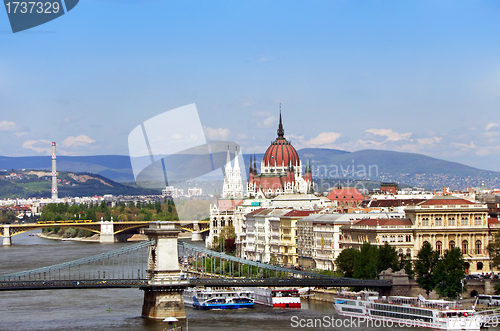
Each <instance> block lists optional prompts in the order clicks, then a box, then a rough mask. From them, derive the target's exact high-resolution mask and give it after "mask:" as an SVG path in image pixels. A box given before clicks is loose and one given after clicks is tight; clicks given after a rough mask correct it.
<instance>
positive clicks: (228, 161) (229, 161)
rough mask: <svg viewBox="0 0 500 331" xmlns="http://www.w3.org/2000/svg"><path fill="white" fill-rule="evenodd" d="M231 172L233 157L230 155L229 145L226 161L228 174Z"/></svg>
mask: <svg viewBox="0 0 500 331" xmlns="http://www.w3.org/2000/svg"><path fill="white" fill-rule="evenodd" d="M228 170H231V155H230V154H229V145H227V161H226V172H227V171H228Z"/></svg>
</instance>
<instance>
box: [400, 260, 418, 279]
mask: <svg viewBox="0 0 500 331" xmlns="http://www.w3.org/2000/svg"><path fill="white" fill-rule="evenodd" d="M401 269H404V271H405V272H406V274H407V275H408V276H409V277H410V278H411V279H413V277H414V275H415V271H414V270H413V263H412V262H411V258H410V257H408V256H406V255H404V254H401V255H400V256H399V270H401Z"/></svg>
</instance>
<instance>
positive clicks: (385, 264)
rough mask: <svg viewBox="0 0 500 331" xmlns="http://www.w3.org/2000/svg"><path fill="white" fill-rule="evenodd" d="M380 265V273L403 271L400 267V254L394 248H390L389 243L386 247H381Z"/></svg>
mask: <svg viewBox="0 0 500 331" xmlns="http://www.w3.org/2000/svg"><path fill="white" fill-rule="evenodd" d="M378 256H379V265H378V268H377V269H378V270H377V271H378V272H379V273H380V272H382V271H384V270H387V269H389V268H391V269H392V270H393V271H398V270H400V269H401V267H400V266H399V259H398V252H396V250H395V249H394V247H392V246H390V245H389V243H388V242H386V243H385V244H384V246H380V247H379V254H378Z"/></svg>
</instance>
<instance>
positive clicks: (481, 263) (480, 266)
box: [477, 262, 483, 270]
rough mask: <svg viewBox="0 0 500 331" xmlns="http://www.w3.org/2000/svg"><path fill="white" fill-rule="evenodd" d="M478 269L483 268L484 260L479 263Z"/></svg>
mask: <svg viewBox="0 0 500 331" xmlns="http://www.w3.org/2000/svg"><path fill="white" fill-rule="evenodd" d="M477 270H483V262H478V263H477Z"/></svg>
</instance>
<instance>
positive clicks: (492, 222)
mask: <svg viewBox="0 0 500 331" xmlns="http://www.w3.org/2000/svg"><path fill="white" fill-rule="evenodd" d="M488 225H500V221H499V220H498V218H493V217H490V218H488Z"/></svg>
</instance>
